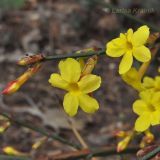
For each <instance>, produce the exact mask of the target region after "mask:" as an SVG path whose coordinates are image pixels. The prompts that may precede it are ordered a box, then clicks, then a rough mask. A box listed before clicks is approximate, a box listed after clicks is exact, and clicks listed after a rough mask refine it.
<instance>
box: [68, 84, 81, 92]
mask: <svg viewBox="0 0 160 160" xmlns="http://www.w3.org/2000/svg"><path fill="white" fill-rule="evenodd" d="M69 87H70V90H71V91H72V92H78V91H79V86H78V84H77V83H70V84H69Z"/></svg>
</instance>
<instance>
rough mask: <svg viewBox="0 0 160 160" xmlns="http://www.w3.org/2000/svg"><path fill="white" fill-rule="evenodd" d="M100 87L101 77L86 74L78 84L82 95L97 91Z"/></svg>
mask: <svg viewBox="0 0 160 160" xmlns="http://www.w3.org/2000/svg"><path fill="white" fill-rule="evenodd" d="M100 85H101V77H99V76H96V75H93V74H88V75H86V76H84V77H82V79H81V80H80V82H78V86H79V88H80V90H81V91H82V92H83V93H91V92H93V91H95V90H96V89H98V88H99V87H100Z"/></svg>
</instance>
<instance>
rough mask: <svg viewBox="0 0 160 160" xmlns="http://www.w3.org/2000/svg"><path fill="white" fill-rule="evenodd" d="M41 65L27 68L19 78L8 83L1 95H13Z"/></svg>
mask: <svg viewBox="0 0 160 160" xmlns="http://www.w3.org/2000/svg"><path fill="white" fill-rule="evenodd" d="M40 67H41V64H40V63H39V64H36V65H34V66H33V67H32V68H29V69H28V70H27V71H26V72H24V73H23V74H22V75H21V76H20V77H19V78H17V79H16V80H14V81H12V82H10V83H8V85H7V86H6V88H5V89H4V90H3V91H2V94H12V93H15V92H16V91H17V90H18V89H19V88H20V87H21V86H22V85H23V84H24V83H25V82H26V81H27V80H28V79H29V78H30V77H32V76H33V75H34V74H35V73H36V72H38V70H39V69H40Z"/></svg>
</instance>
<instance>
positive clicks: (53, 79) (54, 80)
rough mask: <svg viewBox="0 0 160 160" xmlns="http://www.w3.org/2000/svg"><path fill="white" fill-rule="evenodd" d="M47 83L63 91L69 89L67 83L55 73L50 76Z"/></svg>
mask: <svg viewBox="0 0 160 160" xmlns="http://www.w3.org/2000/svg"><path fill="white" fill-rule="evenodd" d="M49 83H50V84H51V85H52V86H53V87H57V88H61V89H64V90H68V88H69V84H68V82H66V81H65V80H63V79H62V77H61V76H60V75H59V74H56V73H54V74H51V76H50V79H49Z"/></svg>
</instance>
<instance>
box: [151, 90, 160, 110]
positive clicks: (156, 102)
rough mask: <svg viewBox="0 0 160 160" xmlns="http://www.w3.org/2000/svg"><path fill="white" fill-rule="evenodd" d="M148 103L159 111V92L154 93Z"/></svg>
mask: <svg viewBox="0 0 160 160" xmlns="http://www.w3.org/2000/svg"><path fill="white" fill-rule="evenodd" d="M150 101H151V104H152V105H153V106H154V107H155V109H156V110H160V91H158V92H154V93H153V96H152V99H151V100H150Z"/></svg>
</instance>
